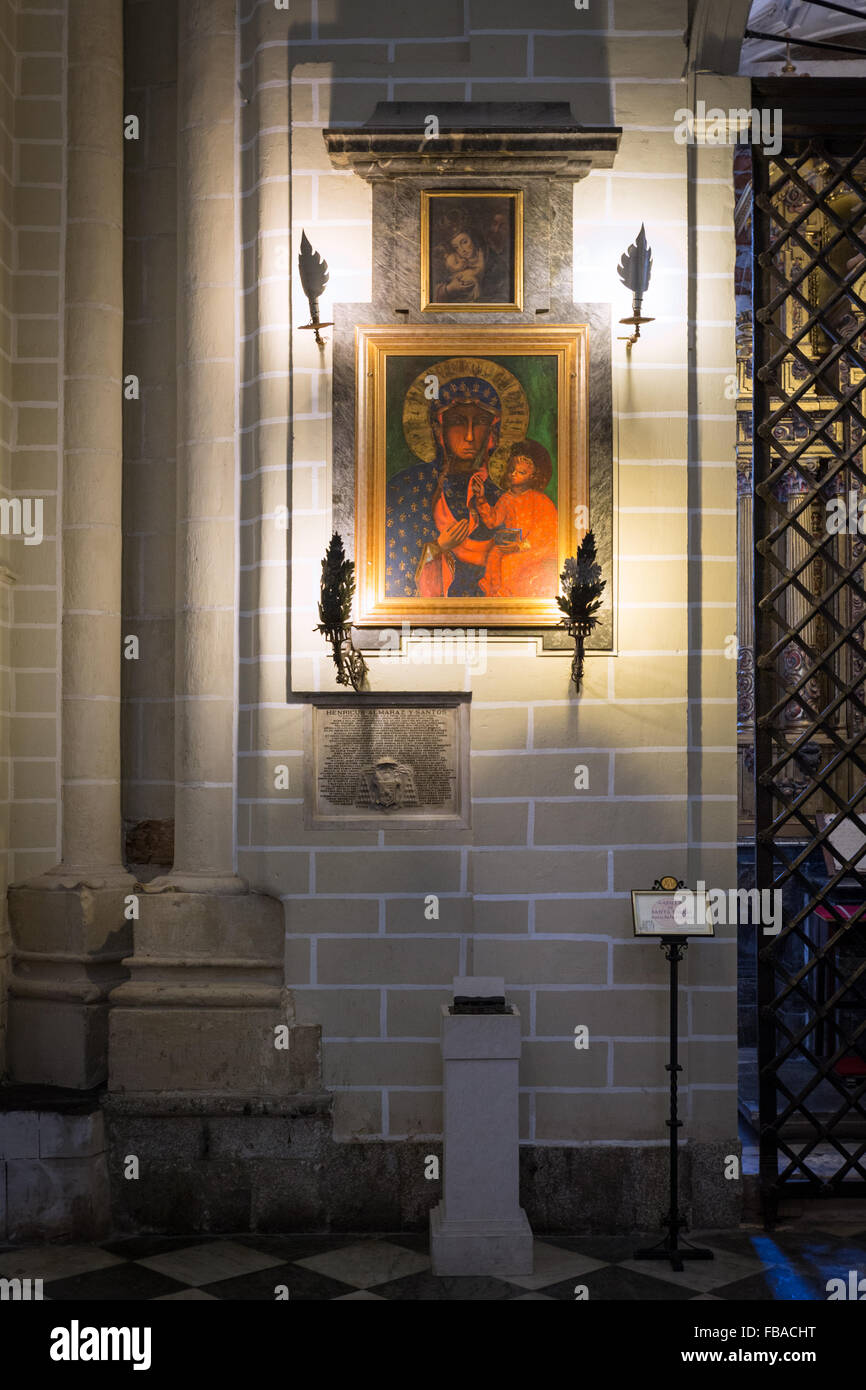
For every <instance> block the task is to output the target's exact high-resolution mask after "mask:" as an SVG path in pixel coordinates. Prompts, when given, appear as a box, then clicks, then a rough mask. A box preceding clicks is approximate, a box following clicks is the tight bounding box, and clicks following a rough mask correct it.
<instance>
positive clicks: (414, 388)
mask: <svg viewBox="0 0 866 1390" xmlns="http://www.w3.org/2000/svg"><path fill="white" fill-rule="evenodd" d="M431 376H435V377H437V378H438V380H439V385H440V387H441V386H445V385H447V383H448V382H449V381H454V380H455V378H456V377H461V376H477V377H480V378H481V380H482V381H487V382H489V384H490V385H491V386H492V387H493V389H494V390H495V391H496V394H497V395H498V397H499V400H500V404H501V406H502V423H501V425H500V428H499V443H498V444H497V446H496V448H495V449H494V450H493V453H492V454H491V456H490V461H489V464H488V468H489V472H490V476H491V477H492V478H493V480H494V482H496V481H498V479H499V477H500V476H501V475H502V473H503V472H504V470H505V465H506V463H507V462H508V455H509V454H510V452H511V446H512V444H514V443H516V442H517V440H518V439H525V438H526V432H527V429H528V428H529V402H528V401H527V399H526V392H525V391H524V389H523V387H522V386H521V384H520V382H519V381H518V380H517V377H516V376H514V374H513V373H512V372H510V371H509V370H508V368H507V367H502V366H500V365H499V364H498V363H497V362H491V361H490V360H489V358H486V357H446V358H445V359H444V360H443V361H442V362H436V363H434V364H433V365H432V366H430V367H426V368H425V369H424V371H423V372H421V374H420V375H419V376H417V377H416V378H415V380H414V381H413V382H412V385H411V386H410V387H409V390H408V391H407V392H406V399H405V401H404V402H403V433H404V435H405V436H406V443H407V444H408V445H409V448H410V449H411V450H412V453H413V454H415V456H416V457H417V458H419V459H422V460H423V461H424V463H432V462H433V460H434V459H435V457H436V441H435V440H434V438H433V432H432V430H431V428H430V401H429V400H428V398H427V396H426V395H425V390H426V385H427V381H428V379H429V378H430V377H431Z"/></svg>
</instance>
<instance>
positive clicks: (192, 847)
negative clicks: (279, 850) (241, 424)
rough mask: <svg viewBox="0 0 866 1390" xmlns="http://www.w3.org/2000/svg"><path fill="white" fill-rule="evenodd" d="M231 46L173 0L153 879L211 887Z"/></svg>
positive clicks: (224, 882)
mask: <svg viewBox="0 0 866 1390" xmlns="http://www.w3.org/2000/svg"><path fill="white" fill-rule="evenodd" d="M235 46H236V35H235V0H181V3H180V5H179V8H178V160H177V171H178V245H177V262H178V286H177V292H178V293H177V320H178V339H177V341H178V361H177V568H176V594H177V604H176V610H175V826H174V844H175V852H174V868H173V870H172V873H171V874H170V875H169V876H168V877H167V879H165V880H158V881H157V883H155V884H153V885H152V887H153V888H165V887H171V888H176V889H181V890H184V889H185V890H188V891H190V892H216V893H243V892H244V891H245V890H246V884H245V882H244V880H243V879H241V878H239V877H238V875H237V874H236V873H235V871H234V748H235V731H234V717H235V671H236V669H237V650H236V648H237V639H236V622H237V617H236V611H235V609H236V600H235V584H236V546H235V528H236V503H235V486H236V438H237V386H236V380H235V353H236V348H237V325H236V316H237V309H236V270H235V248H236V245H237V237H236V230H235V219H236V178H235V147H236V139H237V132H236V128H235V113H236V109H237V102H238V91H237V84H236V58H235Z"/></svg>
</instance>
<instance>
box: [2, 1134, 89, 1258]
mask: <svg viewBox="0 0 866 1390" xmlns="http://www.w3.org/2000/svg"><path fill="white" fill-rule="evenodd" d="M6 1205H7V1212H6V1225H7V1232H8V1237H9V1239H10V1240H16V1241H25V1240H26V1241H43V1240H57V1239H60V1238H65V1239H69V1238H70V1237H75V1238H76V1239H78V1240H99V1239H101V1238H103V1237H104V1236H105V1235H107V1233H108V1231H109V1228H110V1216H109V1195H108V1177H107V1174H106V1168H105V1159H104V1157H103V1156H102V1155H94V1156H93V1157H91V1158H54V1159H33V1158H22V1159H9V1160H8V1161H7V1164H6Z"/></svg>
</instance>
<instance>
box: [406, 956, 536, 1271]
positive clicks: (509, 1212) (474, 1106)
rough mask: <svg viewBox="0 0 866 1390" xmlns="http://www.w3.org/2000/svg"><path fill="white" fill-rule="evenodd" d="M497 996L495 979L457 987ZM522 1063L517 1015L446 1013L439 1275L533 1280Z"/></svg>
mask: <svg viewBox="0 0 866 1390" xmlns="http://www.w3.org/2000/svg"><path fill="white" fill-rule="evenodd" d="M457 984H458V982H457V981H455V986H456V985H457ZM475 986H477V987H475ZM496 992H497V990H496V988H492V987H491V982H490V981H489V980H484V981H481V980H477V981H473V980H472V979H471V978H469V979H462V980H460V981H459V988H455V993H459V994H476V993H477V994H491V993H496ZM502 992H503V989H502V981H499V982H498V993H500V994H501V993H502ZM519 1058H520V1015H519V1013H518V1012H517V1010H516V1009H514V1010H513V1011H512V1012H511V1013H510V1014H452V1013H451V1012H450V1009H449V1008H448V1006H446V1005H443V1006H442V1061H443V1070H444V1082H445V1106H444V1109H445V1144H444V1150H445V1156H444V1196H443V1200H442V1201H441V1202H440V1203H439V1205H438V1206H437V1207H435V1208H434V1209H433V1211H432V1212H431V1213H430V1250H431V1256H432V1262H433V1273H434V1274H487V1275H509V1274H531V1273H532V1231H531V1229H530V1226H529V1222H528V1220H527V1218H526V1213H525V1212H524V1211H523V1209H522V1208H521V1206H520V1198H519V1190H518V1113H517V1067H518V1061H519Z"/></svg>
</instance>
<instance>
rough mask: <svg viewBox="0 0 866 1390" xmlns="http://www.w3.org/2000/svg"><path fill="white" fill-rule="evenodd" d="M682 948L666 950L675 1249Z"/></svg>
mask: <svg viewBox="0 0 866 1390" xmlns="http://www.w3.org/2000/svg"><path fill="white" fill-rule="evenodd" d="M685 949H686V948H685V946H684V945H683V946H680V944H679V943H678V942H673V941H672V942H670V943H669V944H668V947H667V951H666V955H667V958H668V960H669V961H670V966H671V983H670V1000H669V1003H670V1029H669V1031H670V1039H671V1059H670V1061H669V1062H668V1071H669V1072H670V1074H671V1114H670V1119H669V1120H668V1125H669V1126H670V1153H671V1162H670V1218H669V1219H670V1226H669V1230H670V1233H671V1236H672V1237H673V1241H674V1245H676V1241H677V1234H678V1232H679V1227H680V1210H679V1208H680V1197H679V1194H680V1181H679V1179H680V1167H679V1161H680V1149H679V1143H678V1135H677V1130H679V1129H682V1121H681V1120H680V1119H679V1118H678V1116H677V1099H678V1096H677V1090H678V1086H679V1080H678V1077H679V1073H680V1071H681V1070H682V1068H681V1067H680V1064H679V1055H678V1054H679V1039H680V1030H679V1009H678V1007H677V1005H678V998H677V990H678V988H679V978H678V977H679V970H678V967H679V963H680V960H681V959H682V953H683V951H684V950H685Z"/></svg>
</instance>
